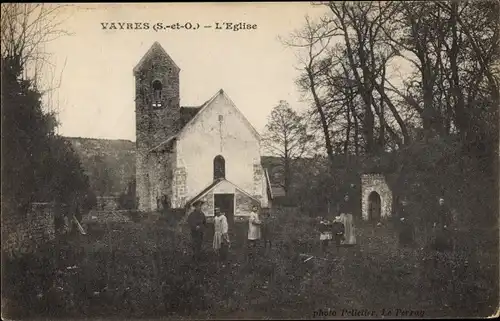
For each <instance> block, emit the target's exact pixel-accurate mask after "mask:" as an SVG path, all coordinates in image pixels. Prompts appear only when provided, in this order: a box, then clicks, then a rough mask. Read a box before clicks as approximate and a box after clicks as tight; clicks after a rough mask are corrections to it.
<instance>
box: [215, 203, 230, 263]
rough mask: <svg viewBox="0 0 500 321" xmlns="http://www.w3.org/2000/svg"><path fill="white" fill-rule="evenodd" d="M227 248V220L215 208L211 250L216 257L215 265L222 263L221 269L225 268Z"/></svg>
mask: <svg viewBox="0 0 500 321" xmlns="http://www.w3.org/2000/svg"><path fill="white" fill-rule="evenodd" d="M228 246H229V235H228V225H227V218H226V216H225V215H224V213H221V211H220V209H219V208H215V218H214V241H213V248H214V250H215V253H216V255H217V265H219V264H220V263H221V262H222V267H225V262H226V259H227V250H228Z"/></svg>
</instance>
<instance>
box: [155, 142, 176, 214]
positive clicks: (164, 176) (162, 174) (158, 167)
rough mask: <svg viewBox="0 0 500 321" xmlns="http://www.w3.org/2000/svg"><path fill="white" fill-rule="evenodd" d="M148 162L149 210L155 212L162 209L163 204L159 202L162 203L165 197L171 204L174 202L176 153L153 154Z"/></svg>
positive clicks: (161, 152) (162, 152)
mask: <svg viewBox="0 0 500 321" xmlns="http://www.w3.org/2000/svg"><path fill="white" fill-rule="evenodd" d="M148 160H149V175H148V177H149V209H150V210H152V211H155V210H158V209H160V208H161V204H159V203H158V202H159V201H161V199H162V197H163V196H166V197H167V198H168V200H169V202H172V194H173V190H172V188H173V186H172V183H173V181H174V175H173V162H174V161H175V153H173V152H167V151H160V152H155V153H151V154H150V157H149V158H148ZM158 205H159V206H160V208H159V207H158Z"/></svg>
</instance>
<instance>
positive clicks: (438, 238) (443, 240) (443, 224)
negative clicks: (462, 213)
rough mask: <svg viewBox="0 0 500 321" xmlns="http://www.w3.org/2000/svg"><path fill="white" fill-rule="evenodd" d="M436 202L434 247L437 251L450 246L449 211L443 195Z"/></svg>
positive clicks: (447, 248) (445, 249) (444, 249)
mask: <svg viewBox="0 0 500 321" xmlns="http://www.w3.org/2000/svg"><path fill="white" fill-rule="evenodd" d="M438 204H439V206H438V209H437V218H436V222H435V223H434V229H435V230H434V232H435V247H436V250H438V251H447V250H449V249H450V247H451V246H450V241H451V240H450V239H451V232H450V225H451V211H450V209H449V207H448V205H447V204H445V202H444V198H443V197H440V198H439V202H438Z"/></svg>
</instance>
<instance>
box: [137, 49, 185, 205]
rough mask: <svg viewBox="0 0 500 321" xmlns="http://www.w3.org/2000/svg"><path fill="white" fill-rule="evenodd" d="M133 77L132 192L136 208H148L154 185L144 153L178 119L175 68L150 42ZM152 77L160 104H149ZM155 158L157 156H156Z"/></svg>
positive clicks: (172, 128) (173, 130)
mask: <svg viewBox="0 0 500 321" xmlns="http://www.w3.org/2000/svg"><path fill="white" fill-rule="evenodd" d="M134 77H135V105H136V106H135V112H136V195H137V197H138V198H139V210H141V211H150V210H152V209H153V207H152V206H151V205H152V203H156V201H154V202H152V199H153V198H155V196H154V195H153V193H156V191H153V190H152V189H153V188H154V189H157V188H156V187H155V185H154V184H152V182H155V181H156V180H157V178H156V177H151V173H152V172H154V171H153V170H152V168H149V167H148V164H151V162H155V160H154V159H153V158H155V156H153V157H152V158H151V157H150V155H149V154H148V150H150V149H152V148H154V147H155V146H157V145H158V144H160V143H161V142H163V141H165V140H166V139H167V138H168V137H170V136H171V135H173V134H174V133H176V132H177V130H178V126H179V120H180V106H179V69H178V68H177V67H176V66H175V64H174V63H173V61H172V60H171V59H170V58H169V57H168V56H166V54H165V53H164V52H163V50H162V49H161V47H160V46H159V45H156V44H155V45H153V47H152V48H151V49H150V51H149V52H148V53H147V54H146V59H145V60H144V61H143V62H142V65H141V66H139V70H137V71H136V72H135V73H134ZM155 80H159V81H161V83H162V100H161V102H162V108H160V109H157V110H155V109H154V108H153V106H152V98H153V90H152V84H153V82H154V81H155ZM156 161H157V160H156Z"/></svg>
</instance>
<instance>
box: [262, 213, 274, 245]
mask: <svg viewBox="0 0 500 321" xmlns="http://www.w3.org/2000/svg"><path fill="white" fill-rule="evenodd" d="M262 216H263V220H262V225H261V236H262V241H263V243H264V249H266V248H267V246H268V245H269V249H270V248H271V246H272V230H273V222H274V217H273V216H272V215H271V213H270V212H267V213H264V214H263V215H262Z"/></svg>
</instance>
